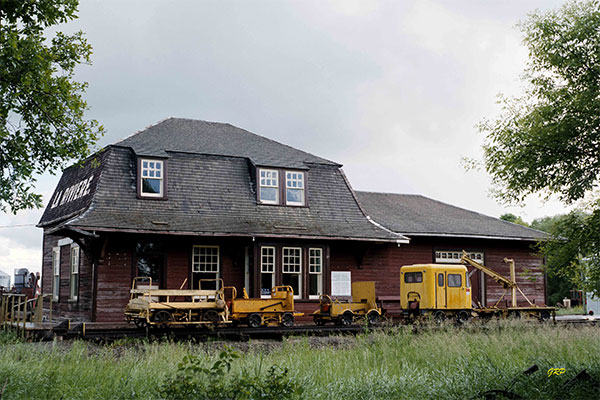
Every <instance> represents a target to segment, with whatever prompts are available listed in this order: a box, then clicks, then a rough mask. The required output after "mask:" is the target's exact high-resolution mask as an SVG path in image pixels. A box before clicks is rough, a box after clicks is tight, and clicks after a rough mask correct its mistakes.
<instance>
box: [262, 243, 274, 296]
mask: <svg viewBox="0 0 600 400" xmlns="http://www.w3.org/2000/svg"><path fill="white" fill-rule="evenodd" d="M273 286H275V247H271V246H263V247H261V248H260V294H261V296H264V297H270V295H271V288H273Z"/></svg>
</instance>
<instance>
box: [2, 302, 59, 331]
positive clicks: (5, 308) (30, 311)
mask: <svg viewBox="0 0 600 400" xmlns="http://www.w3.org/2000/svg"><path fill="white" fill-rule="evenodd" d="M45 300H46V303H49V304H48V307H47V308H44V303H45ZM42 322H52V295H48V294H45V295H39V296H37V297H35V298H33V299H28V298H27V295H25V294H17V293H2V295H1V297H0V327H2V328H4V329H9V328H16V329H17V331H18V332H21V333H23V334H24V333H25V331H26V328H27V324H34V325H35V324H41V323H42Z"/></svg>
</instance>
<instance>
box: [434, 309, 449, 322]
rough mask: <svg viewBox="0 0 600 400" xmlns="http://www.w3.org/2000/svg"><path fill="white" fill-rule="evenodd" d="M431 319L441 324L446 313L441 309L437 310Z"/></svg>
mask: <svg viewBox="0 0 600 400" xmlns="http://www.w3.org/2000/svg"><path fill="white" fill-rule="evenodd" d="M433 319H434V320H435V322H437V323H440V324H441V323H442V322H444V321H445V320H446V313H445V312H443V311H442V310H437V311H436V312H435V314H433Z"/></svg>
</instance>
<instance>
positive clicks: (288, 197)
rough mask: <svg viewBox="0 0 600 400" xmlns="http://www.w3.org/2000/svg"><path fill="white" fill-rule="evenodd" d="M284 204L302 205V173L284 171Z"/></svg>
mask: <svg viewBox="0 0 600 400" xmlns="http://www.w3.org/2000/svg"><path fill="white" fill-rule="evenodd" d="M285 204H287V205H290V206H303V205H304V172H298V171H285Z"/></svg>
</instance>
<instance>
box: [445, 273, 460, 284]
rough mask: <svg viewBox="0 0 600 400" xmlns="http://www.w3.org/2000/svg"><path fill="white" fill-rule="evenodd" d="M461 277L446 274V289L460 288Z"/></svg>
mask: <svg viewBox="0 0 600 400" xmlns="http://www.w3.org/2000/svg"><path fill="white" fill-rule="evenodd" d="M461 286H462V276H461V275H460V274H448V287H461Z"/></svg>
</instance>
